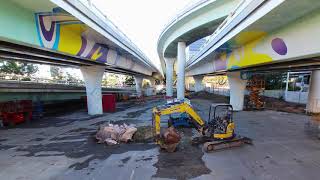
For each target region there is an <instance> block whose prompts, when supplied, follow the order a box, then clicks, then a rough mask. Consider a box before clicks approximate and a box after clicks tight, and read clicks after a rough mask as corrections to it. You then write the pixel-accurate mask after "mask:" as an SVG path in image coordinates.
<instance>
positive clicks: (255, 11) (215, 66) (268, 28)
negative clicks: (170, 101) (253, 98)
mask: <svg viewBox="0 0 320 180" xmlns="http://www.w3.org/2000/svg"><path fill="white" fill-rule="evenodd" d="M214 2H216V3H217V2H218V0H217V1H214ZM217 7H222V8H225V7H223V6H217ZM196 9H197V6H195V7H194V10H191V11H190V12H191V13H193V12H194V13H195V12H197V11H196ZM226 9H227V8H226ZM319 10H320V2H319V1H317V0H306V1H299V0H291V1H284V0H272V1H265V0H246V1H241V2H240V4H238V6H236V8H235V9H234V10H233V11H232V12H231V13H230V14H229V15H228V16H227V17H226V18H225V19H224V20H223V21H222V22H221V24H220V25H219V26H218V27H217V28H216V29H215V30H214V32H213V33H212V35H211V36H210V38H209V40H208V41H207V43H206V44H205V46H203V48H202V49H201V50H200V51H199V53H198V54H197V55H195V56H193V57H192V58H191V59H188V60H186V59H185V47H186V45H187V44H188V41H187V42H185V41H183V39H182V40H180V42H179V43H178V50H177V58H178V72H177V75H178V81H179V80H180V83H178V86H177V89H178V98H184V96H183V94H184V73H185V75H186V76H193V77H194V79H195V81H196V86H197V85H199V84H201V81H202V79H203V76H204V75H212V74H213V75H215V74H227V75H228V79H229V84H230V88H231V96H230V97H231V99H230V103H231V104H232V105H233V106H234V107H235V109H236V110H242V107H243V97H244V89H245V86H246V80H245V79H246V78H245V77H244V76H245V75H246V72H255V71H271V70H273V71H280V70H282V71H283V70H285V71H287V70H312V71H313V73H312V80H311V87H310V92H309V102H308V105H307V110H308V111H309V112H315V113H319V112H320V93H319V92H320V79H319V78H320V72H319V70H318V68H319V65H320V61H319V60H320V58H319V54H320V47H319V46H318V44H319V40H320V38H319V36H317V35H316V34H319V32H320V31H319V28H318V27H319V22H320V21H319V19H320V11H319ZM179 23H184V22H183V21H179V20H177V21H176V22H175V24H179ZM171 34H174V33H171ZM199 37H202V34H201V33H200V34H199ZM160 38H161V36H160ZM195 39H196V38H195ZM164 52H165V51H164ZM159 56H160V57H161V56H164V57H166V53H162V54H160V53H159ZM179 62H181V63H179ZM166 64H168V63H166ZM167 66H168V65H167ZM184 71H185V72H184ZM167 74H168V73H167ZM179 89H181V90H180V95H179Z"/></svg>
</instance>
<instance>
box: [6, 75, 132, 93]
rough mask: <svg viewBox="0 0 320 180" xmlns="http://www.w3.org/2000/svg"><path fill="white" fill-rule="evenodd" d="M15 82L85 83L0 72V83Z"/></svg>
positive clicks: (79, 84)
mask: <svg viewBox="0 0 320 180" xmlns="http://www.w3.org/2000/svg"><path fill="white" fill-rule="evenodd" d="M6 82H15V83H40V84H57V85H69V86H78V87H84V86H85V83H84V82H83V81H82V80H77V81H69V80H66V79H47V78H36V77H25V76H20V75H11V74H9V75H7V74H0V83H6ZM102 87H103V88H116V89H131V88H135V87H134V86H129V85H113V86H105V85H103V86H102Z"/></svg>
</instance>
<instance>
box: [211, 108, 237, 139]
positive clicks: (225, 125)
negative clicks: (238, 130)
mask: <svg viewBox="0 0 320 180" xmlns="http://www.w3.org/2000/svg"><path fill="white" fill-rule="evenodd" d="M207 125H208V127H207V128H208V133H209V134H211V135H212V136H213V138H214V139H229V138H230V139H231V138H233V137H234V136H235V133H234V128H235V125H234V122H233V108H232V105H230V104H211V105H210V109H209V118H208V122H207Z"/></svg>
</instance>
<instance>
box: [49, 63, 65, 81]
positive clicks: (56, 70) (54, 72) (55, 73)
mask: <svg viewBox="0 0 320 180" xmlns="http://www.w3.org/2000/svg"><path fill="white" fill-rule="evenodd" d="M50 74H51V77H52V78H53V79H57V80H62V79H63V73H62V70H61V68H60V67H58V66H50Z"/></svg>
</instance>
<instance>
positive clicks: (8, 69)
mask: <svg viewBox="0 0 320 180" xmlns="http://www.w3.org/2000/svg"><path fill="white" fill-rule="evenodd" d="M37 71H38V66H36V65H34V64H31V63H26V62H17V61H0V72H1V73H5V74H14V75H21V76H28V77H30V76H31V75H32V74H34V73H36V72H37Z"/></svg>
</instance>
